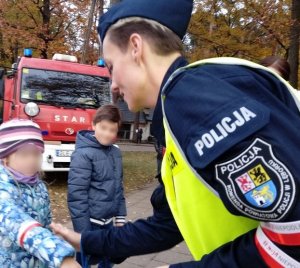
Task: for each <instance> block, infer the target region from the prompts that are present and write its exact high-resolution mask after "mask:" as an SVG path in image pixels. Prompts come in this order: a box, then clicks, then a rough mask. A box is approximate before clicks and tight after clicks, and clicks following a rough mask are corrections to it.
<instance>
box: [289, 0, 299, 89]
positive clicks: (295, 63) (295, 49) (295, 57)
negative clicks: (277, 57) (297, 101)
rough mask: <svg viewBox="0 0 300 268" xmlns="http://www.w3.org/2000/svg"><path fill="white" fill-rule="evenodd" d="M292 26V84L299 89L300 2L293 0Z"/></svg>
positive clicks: (290, 58) (290, 59)
mask: <svg viewBox="0 0 300 268" xmlns="http://www.w3.org/2000/svg"><path fill="white" fill-rule="evenodd" d="M291 10H292V12H291V17H292V25H291V30H290V48H289V63H290V66H291V76H290V82H291V84H292V86H293V87H295V88H298V69H299V38H300V0H292V8H291Z"/></svg>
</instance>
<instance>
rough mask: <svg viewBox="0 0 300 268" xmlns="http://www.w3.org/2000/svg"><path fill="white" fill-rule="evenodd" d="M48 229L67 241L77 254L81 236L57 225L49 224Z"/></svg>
mask: <svg viewBox="0 0 300 268" xmlns="http://www.w3.org/2000/svg"><path fill="white" fill-rule="evenodd" d="M50 228H51V229H52V231H53V233H54V234H57V235H59V236H61V237H62V238H63V239H65V240H66V241H68V242H69V243H70V244H71V245H72V246H73V247H74V248H75V250H76V251H77V252H79V251H80V241H81V234H79V233H76V232H74V231H72V230H70V229H68V228H66V227H64V226H63V225H61V224H59V223H54V222H52V223H51V224H50Z"/></svg>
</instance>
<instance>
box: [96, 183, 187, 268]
mask: <svg viewBox="0 0 300 268" xmlns="http://www.w3.org/2000/svg"><path fill="white" fill-rule="evenodd" d="M156 185H157V182H154V183H150V184H148V185H146V186H145V187H143V188H142V189H140V190H138V191H135V192H132V193H129V195H128V196H127V197H126V200H127V210H128V217H127V219H128V220H130V221H134V220H136V219H140V218H146V217H147V216H150V215H152V206H151V203H150V197H151V194H152V192H153V190H154V188H155V187H156ZM190 260H192V257H191V255H190V253H189V251H188V249H187V247H186V245H185V243H181V244H179V245H177V246H175V247H174V248H172V249H170V250H167V251H163V252H160V253H154V254H148V255H142V256H136V257H131V258H128V259H127V260H126V261H125V262H123V263H121V264H119V265H115V266H114V268H140V267H145V268H156V267H159V266H162V265H167V264H172V263H179V262H186V261H190ZM93 267H96V266H93Z"/></svg>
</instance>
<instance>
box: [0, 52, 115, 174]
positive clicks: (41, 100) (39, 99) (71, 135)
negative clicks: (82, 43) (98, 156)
mask: <svg viewBox="0 0 300 268" xmlns="http://www.w3.org/2000/svg"><path fill="white" fill-rule="evenodd" d="M26 54H27V55H26V56H23V57H21V58H20V59H19V60H18V62H17V63H16V64H14V65H13V68H12V71H10V72H6V71H4V70H0V122H5V121H7V120H10V119H12V118H27V119H31V120H33V121H34V122H36V123H37V124H39V126H40V127H41V129H42V133H43V137H44V140H45V153H44V155H43V165H42V167H43V170H44V171H68V169H69V165H70V157H71V154H72V152H73V151H74V148H75V138H76V133H77V132H78V131H79V130H81V129H91V124H92V117H93V115H94V113H95V111H96V109H97V108H98V107H100V106H101V105H103V104H106V103H109V102H111V94H110V80H109V72H108V70H107V69H106V68H105V67H104V66H103V64H102V67H99V66H91V65H85V64H79V63H77V59H76V57H74V56H68V55H62V54H56V55H54V57H53V59H52V60H46V59H38V58H32V57H31V53H30V52H28V50H27V51H26Z"/></svg>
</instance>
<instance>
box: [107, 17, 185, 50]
mask: <svg viewBox="0 0 300 268" xmlns="http://www.w3.org/2000/svg"><path fill="white" fill-rule="evenodd" d="M134 33H137V34H140V35H141V36H143V37H144V38H145V39H147V40H148V41H149V43H150V44H151V48H152V49H153V50H154V52H155V53H157V54H158V55H169V54H171V53H174V52H179V53H181V54H182V52H183V45H182V41H181V40H180V38H179V37H178V36H177V35H176V34H175V33H174V32H172V31H171V30H170V29H169V28H167V27H165V26H163V25H162V24H160V23H158V22H156V21H153V20H149V19H144V18H139V17H131V18H125V19H121V20H119V21H118V22H117V23H115V24H114V25H113V26H111V28H110V29H109V30H108V36H109V38H110V40H111V41H112V42H113V43H114V44H115V45H117V46H118V47H119V48H120V49H121V51H123V52H126V51H127V48H128V42H129V38H130V36H131V35H132V34H134Z"/></svg>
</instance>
